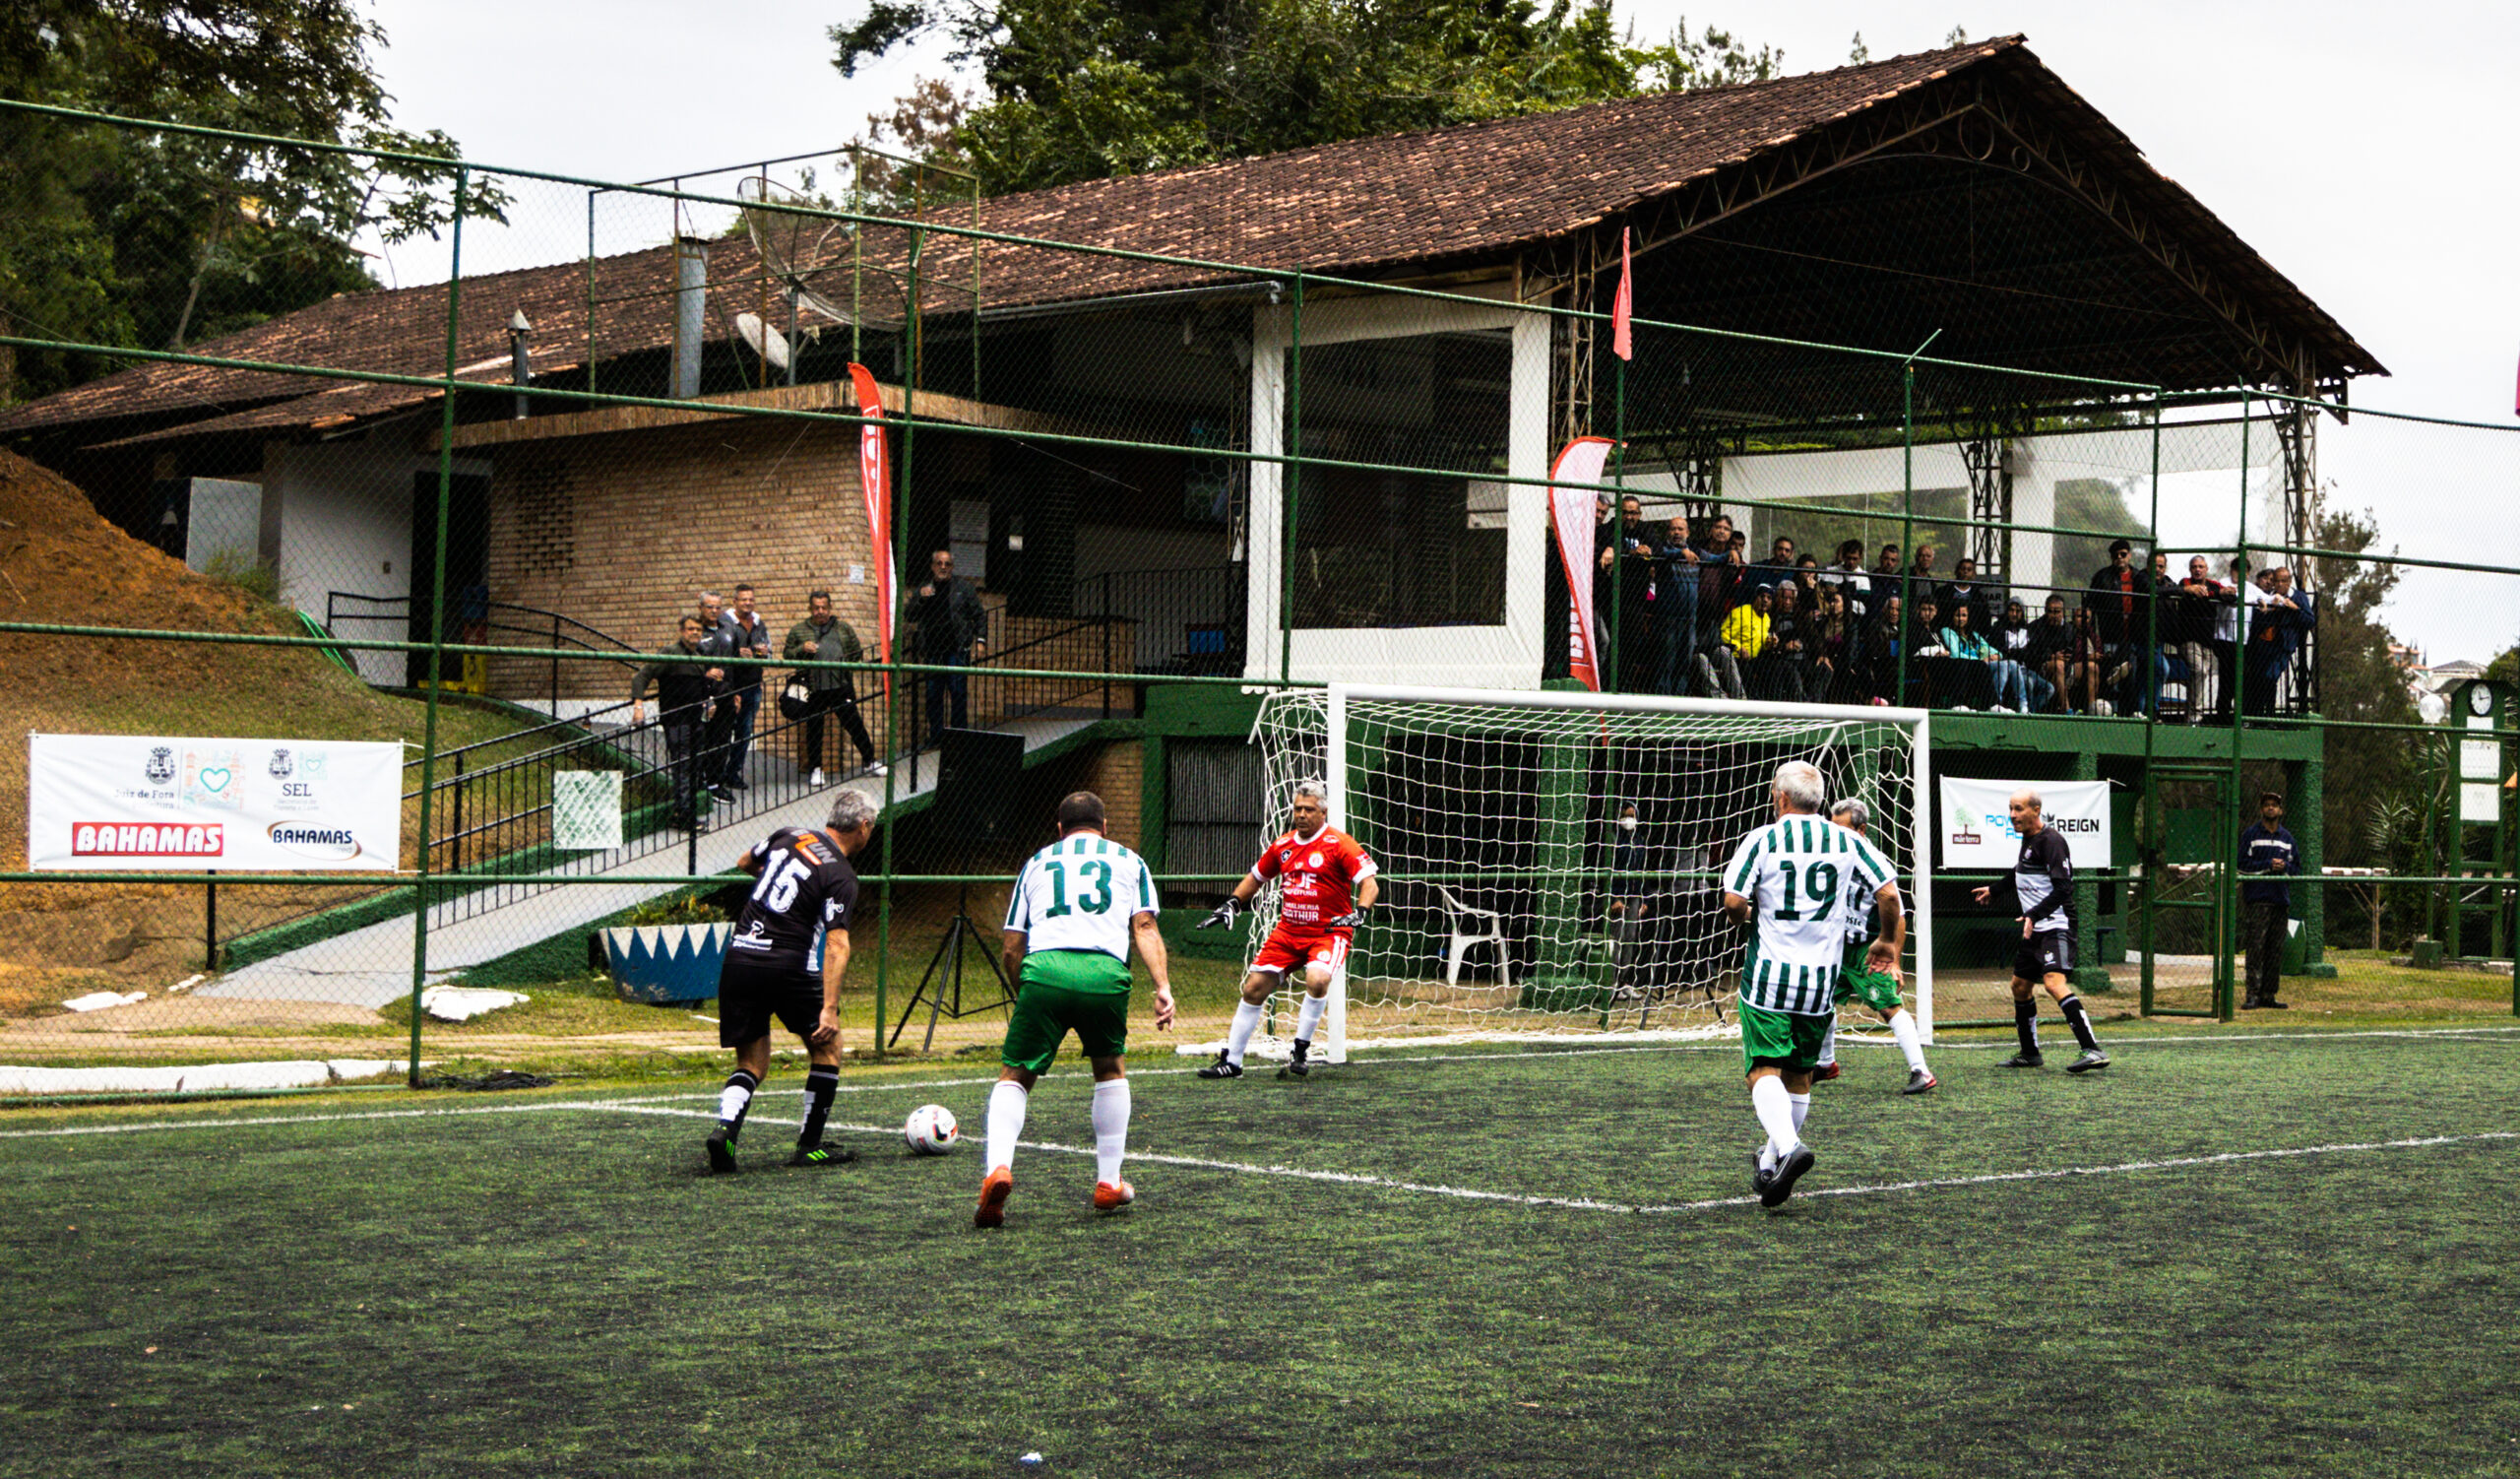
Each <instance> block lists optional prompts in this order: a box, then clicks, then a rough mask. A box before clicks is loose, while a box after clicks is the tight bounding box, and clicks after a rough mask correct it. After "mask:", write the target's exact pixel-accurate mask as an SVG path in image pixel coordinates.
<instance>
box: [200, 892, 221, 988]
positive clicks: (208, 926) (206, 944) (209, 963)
mask: <svg viewBox="0 0 2520 1479" xmlns="http://www.w3.org/2000/svg"><path fill="white" fill-rule="evenodd" d="M207 871H208V872H209V873H210V883H209V885H208V887H206V888H205V889H204V890H203V892H202V905H201V940H202V950H201V968H202V969H203V970H205V971H216V970H218V969H219V869H217V868H210V869H207Z"/></svg>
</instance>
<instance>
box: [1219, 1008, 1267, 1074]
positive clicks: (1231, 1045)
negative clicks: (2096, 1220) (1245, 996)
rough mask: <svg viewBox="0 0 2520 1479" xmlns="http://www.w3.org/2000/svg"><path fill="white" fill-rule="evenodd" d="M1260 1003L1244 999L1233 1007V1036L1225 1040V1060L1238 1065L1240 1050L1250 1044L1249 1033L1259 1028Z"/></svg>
mask: <svg viewBox="0 0 2520 1479" xmlns="http://www.w3.org/2000/svg"><path fill="white" fill-rule="evenodd" d="M1260 1010H1261V1007H1260V1003H1259V1002H1257V1001H1245V1002H1243V1003H1242V1004H1241V1005H1239V1006H1237V1007H1235V1008H1234V1009H1233V1036H1231V1037H1229V1038H1228V1039H1227V1040H1226V1050H1225V1061H1227V1062H1229V1063H1234V1064H1237V1065H1239V1064H1240V1063H1241V1061H1242V1050H1244V1049H1245V1048H1248V1047H1250V1046H1251V1034H1253V1033H1254V1032H1257V1031H1259V1030H1260Z"/></svg>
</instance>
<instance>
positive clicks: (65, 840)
mask: <svg viewBox="0 0 2520 1479" xmlns="http://www.w3.org/2000/svg"><path fill="white" fill-rule="evenodd" d="M402 845H403V746H402V745H400V744H397V743H391V742H386V743H374V742H349V743H346V742H342V741H337V740H318V741H314V742H308V741H304V740H186V739H175V738H170V737H166V736H152V735H30V736H28V737H27V866H28V867H29V868H75V869H79V870H82V871H87V870H105V869H128V870H133V871H146V870H151V869H172V870H175V871H181V872H197V871H200V870H201V869H204V868H232V869H235V870H237V871H240V872H283V871H301V870H307V869H322V870H324V871H327V872H333V871H355V872H391V871H393V870H394V868H395V867H396V865H397V863H398V861H399V860H400V859H401V857H402Z"/></svg>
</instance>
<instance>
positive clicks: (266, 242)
mask: <svg viewBox="0 0 2520 1479" xmlns="http://www.w3.org/2000/svg"><path fill="white" fill-rule="evenodd" d="M29 12H32V14H29ZM21 18H23V19H24V20H25V21H26V22H28V23H30V24H28V25H26V26H25V28H24V29H23V30H21V29H20V28H18V27H17V26H14V25H13V26H12V27H10V28H8V32H9V35H8V38H7V40H5V41H0V95H5V96H9V97H12V98H16V99H21V100H25V101H31V102H41V103H49V104H53V105H57V106H64V107H75V108H89V109H96V110H101V111H108V112H116V113H121V114H125V115H129V116H137V117H148V118H159V119H165V120H167V121H170V122H177V123H184V124H192V125H199V126H206V127H215V128H224V129H233V130H237V131H240V132H247V133H255V134H263V135H270V136H276V137H281V138H290V139H304V140H310V141H315V142H321V143H333V144H344V145H348V146H350V147H351V148H353V149H355V150H359V151H393V152H408V153H412V154H419V155H425V156H430V157H434V158H438V159H445V160H453V159H454V158H456V147H455V142H454V141H453V140H452V139H450V138H448V137H447V136H446V135H444V134H441V133H435V132H431V133H426V134H412V133H408V132H405V131H403V130H401V129H397V128H395V127H393V126H392V125H391V124H390V122H389V121H388V117H387V111H388V110H387V104H388V102H389V101H390V99H389V98H388V97H387V96H386V95H385V93H384V91H383V90H382V88H381V87H380V86H379V85H378V82H377V79H376V76H375V70H374V66H373V63H372V60H371V56H370V52H371V49H372V48H373V47H375V46H377V45H380V44H382V42H383V39H384V36H383V32H381V31H380V30H378V28H377V27H376V25H375V24H374V23H373V22H371V21H368V20H367V19H365V18H364V17H363V16H362V15H361V14H360V12H359V10H358V8H357V7H355V6H353V5H351V4H348V3H347V0H235V3H217V4H214V3H210V0H32V3H31V4H26V5H20V6H17V7H14V8H13V20H17V19H21ZM453 189H454V175H453V171H451V170H449V169H443V168H438V167H434V166H431V165H427V164H417V163H410V162H394V161H381V160H377V159H375V158H373V157H372V155H366V154H350V155H344V154H338V153H332V152H326V151H319V150H310V149H304V148H298V147H292V146H290V145H286V144H258V143H247V142H242V141H237V140H229V139H214V138H204V137H199V136H194V135H186V134H177V133H165V132H158V133H151V132H144V131H139V130H131V129H119V128H114V127H110V126H107V125H101V124H91V123H87V122H84V121H81V120H77V119H65V118H56V117H50V116H45V115H38V114H29V113H0V323H5V324H6V326H7V328H8V330H9V331H10V332H12V333H18V334H24V335H27V336H29V337H34V338H49V339H60V340H73V341H78V342H83V343H93V344H106V345H131V346H136V347H138V346H145V347H150V348H161V347H162V348H170V349H181V348H183V347H184V346H186V345H188V344H193V343H196V342H198V341H200V340H202V339H205V338H212V337H216V336H218V335H221V334H226V333H231V332H234V331H236V330H238V329H243V328H248V327H251V326H252V325H254V324H257V323H260V322H263V321H264V320H266V319H269V318H272V317H275V316H277V315H279V314H283V313H287V312H290V311H293V310H295V309H297V308H301V307H304V306H305V305H307V304H309V303H313V302H317V301H320V300H321V299H323V298H325V297H328V296H330V295H332V294H334V293H337V292H347V291H357V290H360V289H368V288H373V287H374V286H376V285H375V282H374V280H373V279H372V278H371V277H370V276H369V275H368V272H367V269H366V267H365V265H364V263H363V262H362V260H361V258H360V254H359V253H358V252H357V251H356V250H355V249H354V248H353V247H352V246H351V244H350V243H351V240H352V238H353V237H355V236H356V235H358V234H359V233H361V232H363V231H373V232H375V233H376V234H377V235H378V236H379V237H381V238H382V239H383V240H384V241H386V242H388V243H393V242H399V241H404V240H408V239H410V238H412V237H414V236H418V235H424V234H427V235H434V234H435V233H436V232H437V231H438V230H439V229H440V228H441V227H442V226H444V225H446V224H447V223H448V222H449V221H450V220H451V219H452V215H453V200H452V195H453ZM505 202H506V197H505V196H504V195H503V194H502V193H500V192H498V191H496V190H495V189H487V190H480V191H476V193H475V195H474V197H473V203H472V207H471V209H472V210H473V213H474V214H479V215H488V216H492V217H496V216H497V215H498V213H499V212H500V211H501V210H502V209H503V208H504V205H505ZM111 367H113V366H111V365H109V364H106V363H102V362H99V361H98V360H97V359H95V358H93V357H85V356H83V357H76V358H74V357H72V356H68V355H63V354H52V353H48V352H47V353H38V354H24V355H20V356H16V357H15V358H14V359H10V358H0V402H5V401H9V400H23V399H31V398H32V397H34V396H39V395H43V394H46V393H48V392H50V391H53V390H58V389H60V388H62V387H64V386H66V385H70V384H74V383H76V382H77V381H79V380H81V379H84V378H87V377H89V376H91V375H94V374H97V373H101V372H102V371H103V370H105V369H107V368H111Z"/></svg>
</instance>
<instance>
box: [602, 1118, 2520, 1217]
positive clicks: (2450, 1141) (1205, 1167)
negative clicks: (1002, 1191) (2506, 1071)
mask: <svg viewBox="0 0 2520 1479" xmlns="http://www.w3.org/2000/svg"><path fill="white" fill-rule="evenodd" d="M628 1112H629V1113H632V1114H641V1115H670V1116H675V1117H679V1118H688V1119H695V1120H714V1119H716V1118H717V1116H716V1115H715V1114H714V1113H712V1112H711V1111H708V1110H676V1109H664V1108H661V1107H657V1106H653V1105H638V1106H631V1107H628ZM826 1128H828V1129H832V1130H839V1131H844V1132H847V1133H850V1134H862V1135H880V1136H883V1137H885V1138H887V1139H890V1138H895V1137H898V1136H899V1135H900V1134H901V1128H900V1126H898V1125H827V1126H826ZM2482 1140H2520V1130H2503V1129H2491V1130H2482V1131H2479V1132H2477V1133H2474V1134H2464V1135H2425V1136H2422V1137H2419V1138H2415V1139H2406V1140H2362V1141H2353V1142H2347V1143H2340V1144H2335V1145H2303V1146H2296V1147H2292V1148H2289V1149H2283V1150H2232V1151H2225V1152H2223V1153H2222V1154H2220V1155H2189V1156H2173V1157H2167V1158H2164V1159H2161V1160H2152V1161H2120V1162H2118V1163H2117V1164H2115V1165H2111V1166H2063V1167H2057V1168H2053V1169H2049V1170H2045V1171H1993V1172H1988V1173H1986V1174H1985V1175H1983V1176H1951V1177H1936V1178H1933V1179H1930V1180H1925V1181H1912V1182H1885V1183H1882V1184H1879V1185H1876V1186H1862V1187H1815V1188H1813V1189H1812V1190H1809V1191H1806V1192H1804V1193H1803V1194H1804V1195H1806V1196H1881V1195H1885V1194H1887V1193H1890V1192H1893V1191H1937V1190H1952V1189H1955V1188H1965V1187H1987V1186H1995V1185H1999V1184H2001V1183H2004V1182H2035V1181H2061V1180H2065V1179H2067V1178H2070V1177H2077V1176H2126V1175H2131V1174H2133V1173H2135V1172H2140V1171H2176V1170H2181V1169H2184V1168H2187V1167H2192V1166H2226V1165H2236V1164H2238V1163H2240V1162H2243V1161H2272V1160H2287V1159H2293V1158H2298V1157H2300V1156H2313V1155H2346V1154H2350V1153H2353V1152H2356V1151H2367V1150H2429V1149H2433V1148H2435V1147H2437V1146H2442V1145H2460V1144H2468V1143H2472V1142H2476V1141H2482ZM1015 1143H1016V1146H1017V1148H1019V1149H1023V1150H1040V1151H1047V1152H1049V1153H1050V1154H1053V1155H1075V1156H1090V1155H1093V1154H1095V1153H1096V1152H1095V1150H1094V1148H1093V1147H1092V1146H1089V1145H1061V1144H1058V1143H1056V1142H1055V1141H1049V1140H1018V1141H1016V1142H1015ZM1129 1159H1130V1160H1132V1161H1144V1162H1149V1163H1152V1164H1154V1165H1158V1166H1188V1167H1191V1168H1193V1169H1196V1170H1201V1171H1231V1172H1235V1173H1237V1174H1240V1175H1244V1176H1276V1177H1284V1178H1287V1179H1290V1180H1293V1181H1307V1182H1323V1183H1329V1184H1331V1185H1335V1186H1343V1187H1370V1188H1373V1189H1374V1190H1382V1191H1414V1192H1418V1193H1420V1194H1422V1195H1428V1196H1450V1197H1455V1198H1458V1199H1460V1200H1463V1201H1500V1202H1508V1203H1511V1204H1513V1205H1515V1206H1525V1207H1568V1208H1572V1209H1574V1210H1577V1211H1584V1212H1631V1213H1638V1214H1642V1215H1647V1216H1656V1215H1669V1214H1670V1213H1674V1212H1704V1211H1709V1210H1712V1209H1714V1208H1717V1207H1739V1206H1753V1205H1756V1204H1757V1202H1758V1198H1757V1197H1755V1196H1718V1197H1713V1198H1710V1199H1708V1200H1705V1201H1678V1202H1666V1203H1663V1204H1661V1205H1654V1204H1638V1203H1630V1202H1617V1201H1601V1200H1598V1199H1596V1198H1594V1197H1589V1196H1535V1195H1530V1194H1527V1193H1524V1192H1519V1191H1486V1190H1480V1189H1479V1188H1476V1187H1447V1186H1443V1185H1440V1184H1436V1183H1431V1182H1409V1181H1401V1180H1399V1179H1397V1178H1395V1177H1388V1176H1371V1175H1366V1174H1363V1173H1359V1172H1351V1171H1306V1170H1304V1169H1303V1168H1301V1167H1298V1166H1262V1165H1258V1164H1255V1163H1253V1162H1249V1161H1220V1160H1212V1159H1209V1158H1208V1157H1205V1156H1195V1155H1162V1154H1150V1153H1148V1152H1145V1151H1131V1152H1130V1153H1129Z"/></svg>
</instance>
